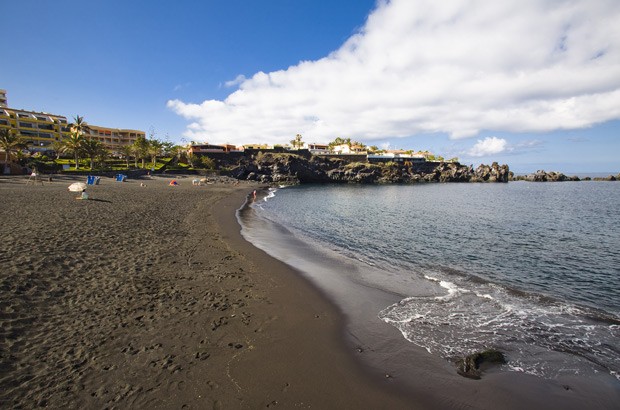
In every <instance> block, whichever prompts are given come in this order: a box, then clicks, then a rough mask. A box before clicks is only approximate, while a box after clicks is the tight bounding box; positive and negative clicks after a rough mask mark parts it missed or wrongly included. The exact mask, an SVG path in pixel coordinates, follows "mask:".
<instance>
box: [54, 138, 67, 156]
mask: <svg viewBox="0 0 620 410" xmlns="http://www.w3.org/2000/svg"><path fill="white" fill-rule="evenodd" d="M52 149H53V150H54V152H55V153H56V159H60V155H61V154H62V153H63V152H64V151H65V146H64V144H63V143H62V141H54V142H52Z"/></svg>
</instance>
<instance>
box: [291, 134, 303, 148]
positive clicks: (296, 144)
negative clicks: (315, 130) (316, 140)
mask: <svg viewBox="0 0 620 410" xmlns="http://www.w3.org/2000/svg"><path fill="white" fill-rule="evenodd" d="M291 145H292V146H293V149H295V148H296V149H300V148H302V147H303V146H304V142H303V141H302V140H301V134H297V135H295V139H294V140H291Z"/></svg>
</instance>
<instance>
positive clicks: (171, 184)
mask: <svg viewBox="0 0 620 410" xmlns="http://www.w3.org/2000/svg"><path fill="white" fill-rule="evenodd" d="M168 185H170V186H177V185H179V183H178V182H177V180H176V179H173V180H172V181H170V183H169V184H168Z"/></svg>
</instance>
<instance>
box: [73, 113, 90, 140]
mask: <svg viewBox="0 0 620 410" xmlns="http://www.w3.org/2000/svg"><path fill="white" fill-rule="evenodd" d="M69 129H71V132H72V133H76V134H78V135H79V136H80V137H81V136H82V135H83V134H84V132H85V131H86V130H87V129H88V125H87V124H86V122H84V117H80V116H79V115H76V116H75V117H73V123H71V124H69Z"/></svg>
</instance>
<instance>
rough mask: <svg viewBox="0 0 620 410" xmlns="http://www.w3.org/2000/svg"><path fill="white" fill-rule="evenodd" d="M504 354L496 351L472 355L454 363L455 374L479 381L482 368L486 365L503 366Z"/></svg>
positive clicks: (491, 350) (489, 350) (490, 350)
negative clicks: (455, 367)
mask: <svg viewBox="0 0 620 410" xmlns="http://www.w3.org/2000/svg"><path fill="white" fill-rule="evenodd" d="M505 363H506V358H505V357H504V354H503V353H502V352H500V351H499V350H496V349H488V350H484V351H482V352H476V353H472V354H470V355H468V356H466V357H464V358H461V359H458V360H457V361H456V366H457V369H456V371H457V373H458V374H460V375H461V376H463V377H468V378H470V379H476V380H477V379H480V377H481V376H482V370H483V369H482V368H483V367H485V365H488V364H505Z"/></svg>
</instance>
